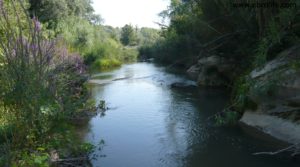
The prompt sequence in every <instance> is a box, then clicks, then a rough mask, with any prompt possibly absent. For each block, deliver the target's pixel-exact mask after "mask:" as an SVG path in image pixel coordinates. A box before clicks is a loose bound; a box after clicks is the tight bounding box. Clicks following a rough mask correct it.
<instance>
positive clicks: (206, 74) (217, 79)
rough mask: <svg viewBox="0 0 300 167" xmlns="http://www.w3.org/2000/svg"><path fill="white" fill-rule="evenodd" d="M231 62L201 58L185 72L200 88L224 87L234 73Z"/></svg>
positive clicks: (214, 57) (221, 59)
mask: <svg viewBox="0 0 300 167" xmlns="http://www.w3.org/2000/svg"><path fill="white" fill-rule="evenodd" d="M234 64H235V63H234V62H233V61H232V60H228V59H226V58H223V57H220V56H216V55H213V56H209V57H204V58H201V59H200V60H199V61H198V63H197V64H195V65H193V66H192V67H190V68H189V69H188V70H187V73H188V74H189V76H190V77H192V78H193V79H194V80H196V81H197V83H198V85H201V86H213V87H219V86H226V85H227V84H228V83H229V82H230V80H232V78H234V77H235V75H236V73H235V70H233V69H234V68H235V66H234Z"/></svg>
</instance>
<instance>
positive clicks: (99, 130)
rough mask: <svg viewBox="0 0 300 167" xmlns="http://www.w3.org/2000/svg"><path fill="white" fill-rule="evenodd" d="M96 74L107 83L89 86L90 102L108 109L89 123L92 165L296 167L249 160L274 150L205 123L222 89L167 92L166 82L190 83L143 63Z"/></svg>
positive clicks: (237, 131) (224, 98) (235, 130)
mask: <svg viewBox="0 0 300 167" xmlns="http://www.w3.org/2000/svg"><path fill="white" fill-rule="evenodd" d="M108 75H109V76H108ZM99 76H105V77H103V79H110V80H113V81H112V82H110V83H108V84H105V85H97V84H93V85H92V86H91V91H92V98H94V99H95V100H96V101H97V102H99V101H100V100H105V101H106V103H107V106H108V107H109V108H111V110H108V111H107V112H106V115H105V116H104V117H100V116H96V117H94V118H93V119H92V120H91V121H90V123H89V124H90V128H89V129H90V130H89V132H88V133H86V137H85V139H86V140H87V141H89V142H91V143H93V144H95V145H98V149H96V150H95V152H94V153H93V155H92V156H91V158H92V160H91V161H92V164H93V166H101V167H122V166H124V167H127V166H128V167H141V166H143V167H157V166H160V167H200V166H203V167H227V166H228V167H241V166H243V167H256V166H263V167H286V166H289V167H296V166H299V164H298V163H297V162H295V161H292V160H290V159H287V158H286V157H267V156H254V155H252V153H254V152H259V151H269V150H273V149H275V148H276V146H274V144H273V145H272V144H271V145H270V144H268V143H269V142H267V141H265V140H260V139H257V138H254V137H252V136H250V135H249V134H248V133H244V131H243V130H242V129H241V128H240V127H222V128H220V127H215V126H213V124H212V123H211V122H209V121H207V118H208V117H210V116H212V115H213V114H215V113H217V112H220V111H221V110H222V109H223V107H224V106H225V104H226V103H227V102H228V98H229V97H228V94H229V93H228V92H226V91H222V90H218V89H208V88H206V89H205V88H195V87H190V88H188V89H173V88H172V87H171V86H170V85H171V84H172V83H176V82H177V83H185V84H187V85H189V84H194V82H193V81H190V80H188V79H187V78H185V77H184V76H183V75H181V74H180V75H177V74H174V73H170V72H166V70H165V69H164V68H163V67H158V66H155V65H153V64H149V63H136V64H131V65H124V66H123V67H121V68H120V69H117V70H115V71H112V72H108V73H106V74H101V73H100V74H95V75H94V77H99ZM118 78H124V79H118ZM92 79H93V78H92ZM98 79H99V78H98ZM100 79H101V78H100ZM103 140H104V141H105V142H102V145H101V144H100V145H99V143H101V141H103Z"/></svg>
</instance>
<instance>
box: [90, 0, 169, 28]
mask: <svg viewBox="0 0 300 167" xmlns="http://www.w3.org/2000/svg"><path fill="white" fill-rule="evenodd" d="M169 3H170V0H93V7H94V9H95V13H96V14H100V15H101V17H102V18H104V25H111V26H113V27H122V26H124V25H125V24H128V23H130V24H132V25H134V26H135V25H137V26H138V27H153V28H158V27H159V26H157V25H156V24H155V23H154V22H159V21H160V20H161V19H160V18H159V17H158V16H157V15H158V13H160V12H161V11H163V10H165V9H167V6H168V5H169Z"/></svg>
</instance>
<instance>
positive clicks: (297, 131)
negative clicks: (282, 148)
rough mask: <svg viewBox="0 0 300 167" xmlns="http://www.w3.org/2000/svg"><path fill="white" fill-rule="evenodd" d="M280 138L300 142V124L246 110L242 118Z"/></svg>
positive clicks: (243, 121)
mask: <svg viewBox="0 0 300 167" xmlns="http://www.w3.org/2000/svg"><path fill="white" fill-rule="evenodd" d="M240 121H241V122H242V123H244V124H246V125H248V126H251V127H255V128H257V129H259V130H260V131H262V132H264V133H266V134H269V135H271V136H273V137H275V138H277V139H279V140H282V141H285V142H288V143H291V144H297V143H299V142H300V124H296V123H293V122H290V121H288V120H284V119H281V118H278V117H275V116H270V115H267V114H263V113H255V112H249V111H247V112H245V113H244V115H243V117H242V118H241V120H240Z"/></svg>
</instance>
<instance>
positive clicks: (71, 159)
mask: <svg viewBox="0 0 300 167" xmlns="http://www.w3.org/2000/svg"><path fill="white" fill-rule="evenodd" d="M87 160H88V158H87V157H78V158H67V159H57V160H52V162H53V163H60V162H78V161H79V162H81V161H87Z"/></svg>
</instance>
